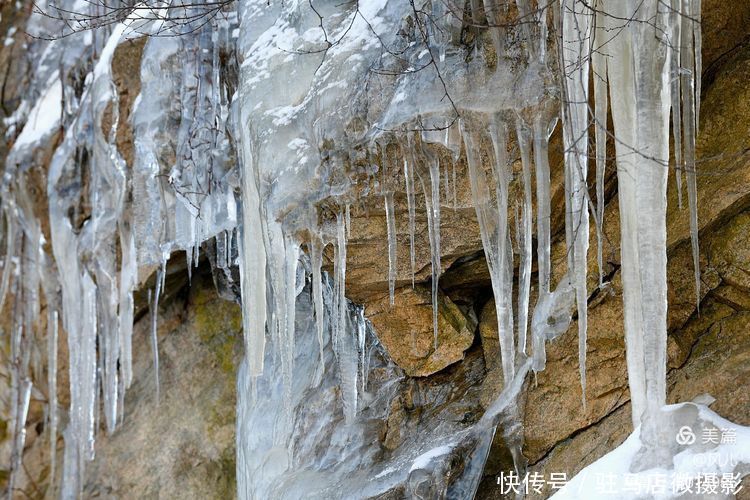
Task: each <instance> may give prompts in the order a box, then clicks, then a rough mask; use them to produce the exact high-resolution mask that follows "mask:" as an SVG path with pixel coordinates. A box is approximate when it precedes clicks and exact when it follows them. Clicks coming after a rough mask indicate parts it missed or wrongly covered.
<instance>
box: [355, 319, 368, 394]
mask: <svg viewBox="0 0 750 500" xmlns="http://www.w3.org/2000/svg"><path fill="white" fill-rule="evenodd" d="M355 322H356V328H357V353H358V359H359V363H358V366H359V371H358V374H357V382H358V383H359V389H358V394H364V393H365V387H366V385H367V372H368V370H367V365H366V364H365V354H366V353H365V340H366V336H367V331H366V329H367V325H366V324H365V309H364V307H357V309H356V312H355Z"/></svg>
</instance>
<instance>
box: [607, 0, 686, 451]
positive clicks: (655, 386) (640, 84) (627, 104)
mask: <svg viewBox="0 0 750 500" xmlns="http://www.w3.org/2000/svg"><path fill="white" fill-rule="evenodd" d="M608 6H609V8H608V14H609V16H608V17H607V28H608V29H612V28H616V26H618V25H619V24H620V21H615V19H618V18H620V17H621V16H628V18H631V17H632V18H633V21H634V22H632V23H630V24H629V25H628V26H627V29H625V30H623V31H621V32H619V33H618V36H616V37H613V38H612V39H611V40H610V43H609V44H608V45H610V54H612V59H611V60H610V61H608V64H607V72H608V74H609V82H610V97H611V109H612V118H613V122H614V131H615V134H616V137H617V139H618V140H617V141H616V144H615V147H616V152H617V172H618V175H617V177H618V182H619V185H618V197H619V202H620V221H621V224H620V225H621V254H622V269H621V272H622V281H623V295H624V297H623V298H624V304H625V310H624V313H625V341H626V345H627V364H628V381H629V383H630V393H631V401H632V405H633V414H632V417H633V424H634V425H640V424H641V423H642V424H643V426H642V428H641V440H642V442H643V443H644V445H645V446H646V448H647V450H650V451H649V453H647V454H646V456H645V457H644V460H645V461H647V462H653V463H652V464H650V466H655V465H660V464H661V462H662V460H661V459H660V458H659V457H660V452H659V451H657V449H658V448H659V444H658V443H660V442H662V441H661V439H660V438H659V435H660V433H661V432H662V426H661V425H660V422H661V419H660V417H659V415H660V414H661V413H660V409H661V407H662V406H663V405H664V404H665V402H666V346H667V276H666V269H667V259H666V208H667V207H666V180H667V173H668V169H667V168H666V167H667V166H668V162H669V112H668V111H669V105H670V102H671V98H670V96H669V90H670V85H669V79H668V75H669V67H670V60H671V58H670V55H669V50H670V48H669V45H668V44H667V45H666V50H665V47H664V45H663V44H665V42H667V41H668V39H669V30H668V23H665V22H664V17H665V16H667V15H668V14H666V13H663V12H660V9H657V6H656V5H655V4H640V5H639V8H638V9H634V8H633V7H634V6H633V5H632V4H631V2H623V3H622V4H620V3H618V2H611V3H609V4H608ZM673 14H677V13H673ZM683 14H688V15H687V16H686V18H687V17H689V13H686V12H684V13H683ZM654 23H656V26H660V27H664V28H665V31H664V33H665V34H666V35H667V39H660V38H658V37H655V36H654V30H653V26H654ZM683 27H684V25H683ZM682 32H683V33H686V32H687V30H684V29H683V30H682ZM685 38H688V37H685ZM683 49H684V46H683ZM688 53H690V51H688ZM683 55H686V54H683ZM681 59H682V60H683V61H685V60H688V61H689V60H690V58H689V57H683V58H681ZM644 75H645V76H644ZM684 83H689V81H687V82H684ZM683 90H685V89H684V88H683ZM685 97H688V99H687V100H686V99H685ZM692 97H693V94H692V93H690V92H687V93H686V94H683V103H682V104H683V116H685V115H686V114H687V115H689V118H690V119H687V120H685V121H683V132H684V137H685V138H686V144H687V145H689V141H690V138H691V137H692V130H691V128H692V125H693V124H694V121H693V115H692V104H691V101H690V98H692ZM686 153H688V154H686V156H685V159H686V161H687V162H689V161H690V158H689V152H688V151H687V150H686ZM662 465H663V464H662Z"/></svg>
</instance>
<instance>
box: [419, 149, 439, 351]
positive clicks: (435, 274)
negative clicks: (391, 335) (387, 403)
mask: <svg viewBox="0 0 750 500" xmlns="http://www.w3.org/2000/svg"><path fill="white" fill-rule="evenodd" d="M422 154H423V155H424V158H425V161H426V162H427V167H428V169H429V172H430V191H429V192H428V191H427V188H426V186H425V183H424V181H422V190H423V191H424V198H425V204H426V208H427V231H428V233H429V237H430V258H431V262H432V333H433V348H434V349H437V347H438V312H439V311H438V293H439V286H438V280H439V279H440V272H441V271H442V269H441V267H440V159H439V157H438V156H437V155H436V154H435V153H434V152H433V151H431V150H430V149H429V148H427V147H423V148H422Z"/></svg>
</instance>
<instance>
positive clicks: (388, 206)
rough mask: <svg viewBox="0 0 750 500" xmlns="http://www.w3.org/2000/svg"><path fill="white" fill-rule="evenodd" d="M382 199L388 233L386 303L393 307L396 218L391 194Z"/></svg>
mask: <svg viewBox="0 0 750 500" xmlns="http://www.w3.org/2000/svg"><path fill="white" fill-rule="evenodd" d="M383 198H384V201H385V220H386V229H387V232H388V301H389V303H390V305H393V301H394V293H395V288H396V216H395V214H394V213H393V192H392V191H388V192H386V193H385V195H384V196H383Z"/></svg>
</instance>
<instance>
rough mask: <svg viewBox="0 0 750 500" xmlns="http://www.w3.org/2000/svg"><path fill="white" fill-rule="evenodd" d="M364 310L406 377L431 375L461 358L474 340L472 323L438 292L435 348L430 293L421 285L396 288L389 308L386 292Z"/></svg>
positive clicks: (474, 325) (474, 323) (474, 326)
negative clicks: (393, 301)
mask: <svg viewBox="0 0 750 500" xmlns="http://www.w3.org/2000/svg"><path fill="white" fill-rule="evenodd" d="M365 313H366V315H367V318H368V319H369V320H370V321H371V322H372V324H373V326H374V327H375V331H376V332H378V338H379V339H380V341H381V343H382V344H383V346H384V347H385V348H386V350H387V351H388V354H389V355H390V356H391V358H392V359H393V360H394V361H395V362H396V364H398V366H399V367H401V368H402V369H403V370H404V371H405V372H406V374H407V375H410V376H414V377H424V376H427V375H431V374H433V373H435V372H437V371H439V370H442V369H443V368H445V367H446V366H448V365H451V364H453V363H456V362H458V361H460V360H462V359H463V358H464V351H466V350H467V349H468V348H469V347H471V345H472V343H473V342H474V329H475V328H476V322H475V321H473V320H472V319H471V318H468V317H466V316H465V315H464V313H463V312H462V311H461V310H460V309H459V308H458V307H457V306H456V305H455V304H454V303H453V302H452V301H451V299H450V298H448V297H447V296H445V295H443V294H440V296H439V299H438V339H437V341H438V342H437V349H435V345H434V340H435V338H434V330H433V323H432V298H431V293H430V290H429V289H427V288H425V287H422V286H419V287H416V288H415V289H413V290H412V288H411V287H404V288H399V289H398V291H397V293H396V296H395V304H394V305H393V306H392V307H391V306H390V304H389V297H388V294H385V295H383V296H381V297H379V298H378V299H373V300H371V301H370V302H369V303H368V304H367V307H366V308H365Z"/></svg>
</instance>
